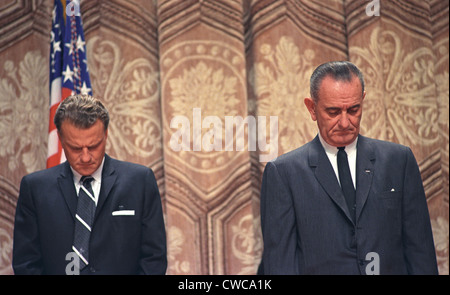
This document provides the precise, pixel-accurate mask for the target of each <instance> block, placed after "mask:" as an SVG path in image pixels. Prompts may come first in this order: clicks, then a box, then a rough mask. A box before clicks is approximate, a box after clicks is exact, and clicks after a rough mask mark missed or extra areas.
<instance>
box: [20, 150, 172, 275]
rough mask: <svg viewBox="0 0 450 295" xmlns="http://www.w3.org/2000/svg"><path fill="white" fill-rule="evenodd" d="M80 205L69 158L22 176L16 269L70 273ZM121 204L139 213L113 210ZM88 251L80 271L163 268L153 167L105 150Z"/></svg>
mask: <svg viewBox="0 0 450 295" xmlns="http://www.w3.org/2000/svg"><path fill="white" fill-rule="evenodd" d="M76 209H77V194H76V190H75V186H74V183H73V173H72V170H71V169H70V165H69V163H68V162H65V163H63V164H60V165H58V166H55V167H53V168H50V169H46V170H43V171H39V172H35V173H32V174H30V175H27V176H25V177H24V178H23V179H22V181H21V185H20V193H19V199H18V203H17V208H16V217H15V226H14V245H13V269H14V272H15V273H16V274H66V267H67V265H68V264H69V262H71V259H68V260H66V255H67V254H68V253H69V252H72V242H73V235H74V226H75V213H76ZM119 210H134V211H135V214H134V215H117V216H113V215H112V212H114V211H119ZM89 253H90V254H89V256H90V259H89V260H90V263H89V265H88V267H86V268H85V269H84V270H83V271H82V274H91V273H95V274H165V272H166V268H167V258H166V233H165V229H164V221H163V213H162V207H161V199H160V195H159V190H158V187H157V184H156V180H155V176H154V174H153V172H152V171H151V169H149V168H147V167H144V166H141V165H137V164H132V163H128V162H122V161H118V160H115V159H112V158H110V157H109V156H108V155H105V162H104V165H103V172H102V183H101V188H100V194H99V199H98V204H97V208H96V212H95V219H94V224H93V226H92V232H91V239H90V248H89Z"/></svg>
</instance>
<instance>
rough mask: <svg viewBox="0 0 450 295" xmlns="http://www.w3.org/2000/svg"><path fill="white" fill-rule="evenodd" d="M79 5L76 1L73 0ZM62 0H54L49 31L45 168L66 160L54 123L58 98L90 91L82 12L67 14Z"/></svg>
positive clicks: (59, 100) (73, 0) (90, 93)
mask: <svg viewBox="0 0 450 295" xmlns="http://www.w3.org/2000/svg"><path fill="white" fill-rule="evenodd" d="M72 2H73V4H74V5H72V6H77V7H78V8H79V5H80V4H79V1H78V0H72ZM64 13H66V8H65V7H64V6H63V4H62V3H61V0H55V2H54V8H53V13H52V30H51V33H50V120H49V136H48V154H47V168H50V167H53V166H56V165H58V164H60V163H62V162H64V161H65V160H66V158H65V156H64V152H63V151H62V147H61V143H60V142H59V139H58V134H57V130H56V126H55V124H54V123H53V119H54V116H55V112H56V109H57V108H58V106H59V104H60V102H61V101H63V100H64V99H65V98H66V97H68V96H70V95H72V94H89V95H92V90H91V81H90V78H89V72H88V66H87V60H86V42H85V40H84V33H83V25H82V21H81V15H79V14H78V15H76V14H75V13H70V14H71V15H68V14H66V23H65V25H64Z"/></svg>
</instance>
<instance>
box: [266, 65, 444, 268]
mask: <svg viewBox="0 0 450 295" xmlns="http://www.w3.org/2000/svg"><path fill="white" fill-rule="evenodd" d="M364 97H365V91H364V79H363V76H362V74H361V72H360V71H359V69H358V68H357V67H356V66H355V65H353V64H352V63H350V62H329V63H326V64H323V65H321V66H319V67H318V68H317V69H316V70H315V71H314V73H313V74H312V76H311V97H310V98H306V99H305V100H304V103H305V105H306V107H307V109H308V111H309V112H310V115H311V118H312V120H314V121H317V125H318V129H319V132H318V135H317V136H316V137H315V138H314V139H313V140H312V141H311V142H309V143H307V144H305V145H304V146H302V147H300V148H298V149H296V150H294V151H291V152H289V153H286V154H284V155H282V156H280V157H278V158H277V159H276V160H274V161H272V162H269V163H267V165H266V168H265V170H264V175H263V181H262V188H261V225H262V234H263V241H264V253H263V258H262V263H261V266H260V272H262V273H264V274H437V263H436V256H435V249H434V243H433V237H432V231H431V225H430V218H429V213H428V208H427V203H426V198H425V193H424V189H423V185H422V180H421V176H420V172H419V168H418V165H417V163H416V160H415V158H414V155H413V154H412V152H411V150H410V149H409V148H408V147H405V146H402V145H399V144H395V143H390V142H386V141H380V140H375V139H370V138H367V137H364V136H362V135H359V129H360V128H359V127H360V121H361V116H362V109H363V100H364ZM344 153H345V154H344Z"/></svg>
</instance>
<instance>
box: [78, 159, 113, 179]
mask: <svg viewBox="0 0 450 295" xmlns="http://www.w3.org/2000/svg"><path fill="white" fill-rule="evenodd" d="M104 163H105V157H103V160H102V163H101V164H100V166H99V167H98V168H97V170H95V172H94V173H92V175H91V176H92V177H93V178H94V180H95V181H98V182H100V181H101V179H102V171H103V164H104ZM70 169H72V172H73V180H74V182H75V183H79V182H80V180H81V177H82V175H81V174H80V173H78V172H77V171H75V169H73V168H72V166H70Z"/></svg>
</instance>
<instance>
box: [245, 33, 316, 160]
mask: <svg viewBox="0 0 450 295" xmlns="http://www.w3.org/2000/svg"><path fill="white" fill-rule="evenodd" d="M259 51H260V54H261V56H262V58H263V61H260V62H256V63H255V65H254V67H253V68H252V69H251V70H250V72H249V81H250V84H251V86H252V87H253V91H254V93H255V94H256V96H257V101H256V105H255V107H256V112H257V114H258V115H260V116H278V118H279V134H280V136H279V138H280V143H279V144H280V145H281V148H282V153H284V152H287V151H289V150H292V149H294V148H297V147H299V146H301V145H303V144H304V143H306V142H307V141H309V140H310V139H312V138H313V137H314V136H315V134H317V127H315V123H314V122H313V121H312V120H310V117H309V114H308V111H307V109H306V107H305V106H304V104H303V100H304V98H305V97H308V96H309V86H308V85H309V77H310V75H311V74H312V71H313V70H314V64H313V62H314V57H315V53H314V51H313V50H310V49H307V50H305V51H304V52H303V53H302V54H300V52H299V48H298V46H297V45H295V43H294V41H293V40H292V39H291V38H289V37H286V36H283V37H281V38H280V39H279V41H278V43H277V44H276V45H275V46H274V47H273V46H272V45H270V44H263V45H261V46H260V48H259Z"/></svg>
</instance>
